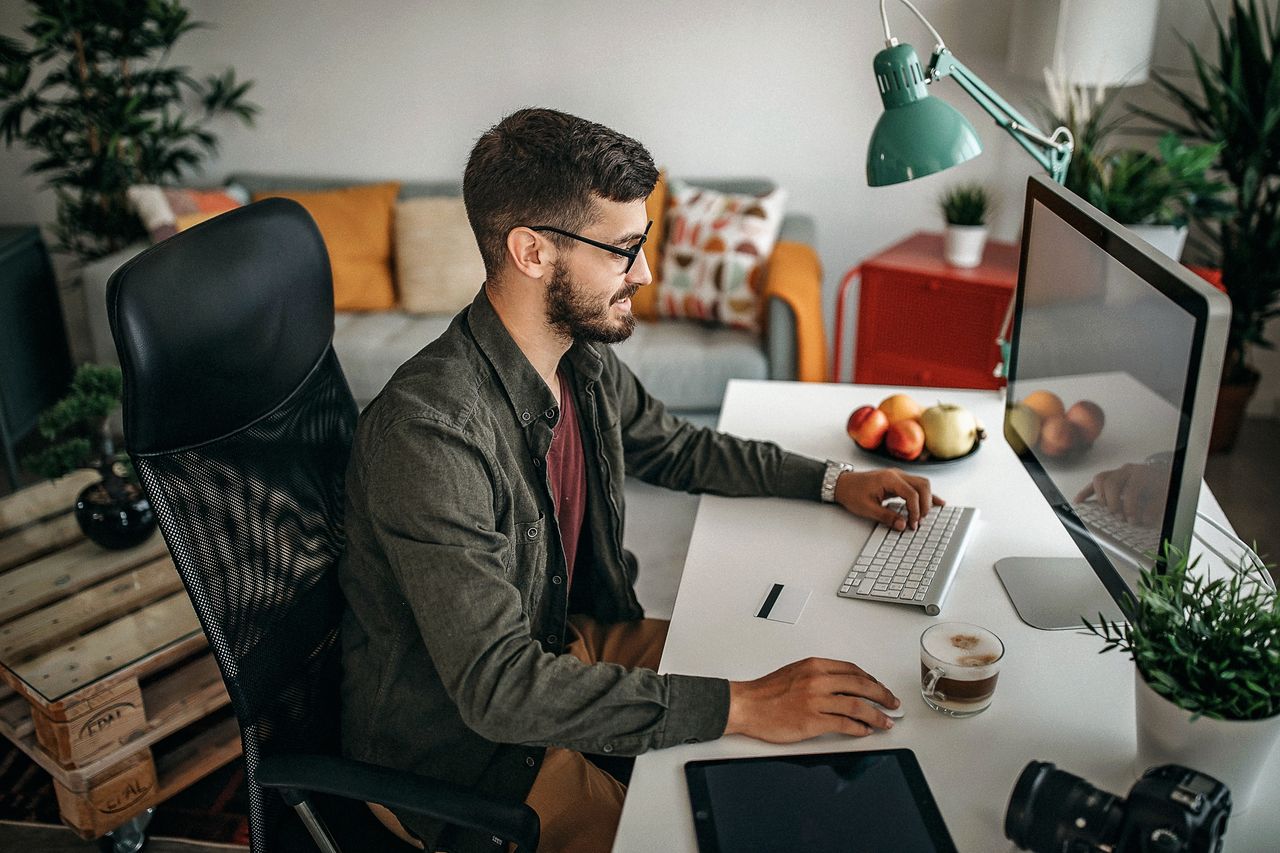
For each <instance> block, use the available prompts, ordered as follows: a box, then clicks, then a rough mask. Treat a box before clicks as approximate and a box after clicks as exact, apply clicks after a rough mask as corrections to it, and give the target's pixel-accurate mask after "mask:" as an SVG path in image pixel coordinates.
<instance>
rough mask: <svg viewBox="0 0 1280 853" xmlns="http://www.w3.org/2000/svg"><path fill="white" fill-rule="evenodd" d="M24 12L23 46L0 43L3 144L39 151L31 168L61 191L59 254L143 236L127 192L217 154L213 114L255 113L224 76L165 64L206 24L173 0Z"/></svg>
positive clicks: (71, 2)
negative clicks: (202, 75) (27, 15)
mask: <svg viewBox="0 0 1280 853" xmlns="http://www.w3.org/2000/svg"><path fill="white" fill-rule="evenodd" d="M28 5H29V7H30V9H31V22H30V23H28V24H27V25H26V27H24V28H23V31H24V33H25V34H26V36H27V37H28V38H29V39H30V44H29V45H26V46H24V45H23V44H22V43H21V42H19V41H17V40H15V39H12V38H5V37H0V107H2V110H0V139H2V140H3V141H4V142H5V144H6V145H8V146H12V145H14V144H15V143H18V142H21V143H22V144H23V145H24V146H25V147H27V148H29V149H31V150H33V151H36V152H38V154H39V155H40V157H39V159H38V160H36V162H35V163H34V164H32V166H31V167H30V171H31V172H33V173H35V174H38V175H42V176H44V178H45V181H46V185H47V186H49V187H51V188H52V189H53V191H54V193H55V194H56V196H57V221H56V222H55V224H54V226H53V230H54V234H55V236H56V238H57V248H58V249H60V250H62V251H66V252H69V253H71V254H72V255H74V256H75V257H77V258H78V259H79V260H81V261H87V260H91V259H93V258H97V257H101V256H103V255H107V254H110V253H111V252H114V251H117V250H118V249H121V248H123V247H124V246H126V245H128V244H129V243H131V242H133V241H135V240H137V239H139V238H142V237H144V236H145V233H144V231H143V229H142V224H141V223H140V222H139V221H138V219H137V217H136V216H135V215H134V213H133V211H132V209H131V208H130V206H129V203H128V201H127V199H126V198H125V191H126V190H127V189H128V188H129V187H130V186H133V185H135V184H164V183H171V182H173V181H176V180H177V179H179V178H181V177H182V176H183V174H184V173H185V172H186V171H187V170H189V169H192V168H195V167H198V166H199V165H200V164H201V163H202V162H203V160H204V159H205V158H206V157H207V156H208V155H210V154H212V153H213V152H214V151H216V149H217V145H218V137H217V135H216V134H214V132H213V131H212V130H211V129H210V127H211V124H212V121H213V120H214V119H215V118H216V117H218V116H220V115H232V116H236V117H238V118H239V119H240V120H241V121H243V122H244V123H245V124H252V122H253V116H254V114H255V113H256V112H257V109H258V108H257V107H256V106H255V105H253V104H251V103H249V102H247V101H246V100H245V95H246V93H247V92H248V90H249V88H250V86H251V85H252V83H249V82H238V81H237V80H236V78H235V73H234V72H233V71H231V70H227V71H226V72H224V73H223V74H222V75H220V76H210V77H208V78H207V79H205V80H204V81H197V80H195V79H193V78H192V77H191V76H190V74H189V73H188V70H187V69H186V68H184V67H182V66H179V65H169V64H168V60H169V56H170V52H171V51H172V49H173V47H174V45H175V43H176V42H177V41H178V40H179V39H180V38H181V37H182V36H183V35H185V34H186V33H188V32H190V31H191V30H193V29H195V28H197V27H200V26H203V25H202V24H200V23H198V22H196V21H192V20H190V14H189V13H188V11H187V10H186V9H184V8H182V6H181V4H180V3H178V2H176V0H147V2H139V0H93V2H91V3H88V2H80V1H79V0H28ZM197 103H198V107H196V109H198V114H197V113H194V112H193V111H192V110H191V109H190V106H193V105H194V104H197ZM193 116H194V117H193Z"/></svg>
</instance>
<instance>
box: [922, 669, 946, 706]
mask: <svg viewBox="0 0 1280 853" xmlns="http://www.w3.org/2000/svg"><path fill="white" fill-rule="evenodd" d="M944 675H946V672H945V671H944V670H943V669H942V667H940V666H935V667H934V668H933V669H931V670H929V672H928V674H927V675H926V676H925V682H924V684H922V685H921V686H920V692H922V693H923V694H924V695H925V696H927V697H929V698H930V699H937V700H939V701H945V700H946V698H947V696H946V694H945V693H939V692H938V689H937V688H938V681H939V680H941V679H942V677H943V676H944Z"/></svg>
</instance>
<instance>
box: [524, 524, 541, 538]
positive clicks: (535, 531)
mask: <svg viewBox="0 0 1280 853" xmlns="http://www.w3.org/2000/svg"><path fill="white" fill-rule="evenodd" d="M525 536H528V537H529V538H530V539H537V538H538V528H536V527H530V528H529V530H528V532H527V533H525Z"/></svg>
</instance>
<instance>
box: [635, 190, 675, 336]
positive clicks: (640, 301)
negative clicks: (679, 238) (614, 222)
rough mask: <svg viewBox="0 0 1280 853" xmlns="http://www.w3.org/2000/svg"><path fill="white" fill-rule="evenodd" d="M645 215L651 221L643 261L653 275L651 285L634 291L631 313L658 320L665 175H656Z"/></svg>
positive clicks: (665, 205)
mask: <svg viewBox="0 0 1280 853" xmlns="http://www.w3.org/2000/svg"><path fill="white" fill-rule="evenodd" d="M644 210H645V213H646V214H648V216H649V218H650V219H652V220H653V227H652V228H650V229H649V239H648V240H646V241H645V243H644V259H645V261H646V262H647V263H648V264H649V272H651V273H652V274H653V283H652V284H650V285H648V286H646V287H642V288H640V289H639V290H637V291H636V295H635V296H633V297H631V313H632V314H635V315H636V316H637V317H639V318H640V319H641V320H656V319H658V273H659V271H660V270H661V269H662V265H661V263H660V261H661V260H662V241H663V240H664V239H665V238H666V228H667V173H666V172H665V171H662V172H659V173H658V183H657V185H656V186H655V187H654V188H653V192H651V193H649V197H648V198H647V199H645V202H644Z"/></svg>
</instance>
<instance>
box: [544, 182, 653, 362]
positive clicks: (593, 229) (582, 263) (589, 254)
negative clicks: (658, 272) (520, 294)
mask: <svg viewBox="0 0 1280 853" xmlns="http://www.w3.org/2000/svg"><path fill="white" fill-rule="evenodd" d="M596 209H597V212H598V213H599V216H598V217H597V219H596V221H595V222H593V223H592V224H591V225H590V226H588V227H587V228H585V229H583V231H582V232H581V234H582V236H584V237H588V238H590V239H592V240H596V241H598V242H601V243H607V244H609V245H611V246H631V245H634V244H635V242H636V241H637V240H639V239H640V236H641V234H643V233H644V229H645V224H646V223H647V222H648V221H649V220H648V217H647V216H646V214H645V207H644V201H643V200H640V201H635V202H627V203H621V202H610V201H598V202H597V204H596ZM566 248H567V251H564V250H562V251H561V252H560V254H559V256H558V257H557V258H556V260H555V262H554V263H553V264H552V268H551V278H550V280H549V281H548V282H547V295H546V304H547V324H548V325H549V326H551V328H552V329H554V330H555V331H556V332H557V333H559V334H561V335H564V336H565V337H567V338H570V339H572V340H578V341H589V342H593V343H604V344H616V343H619V342H620V341H625V340H626V339H627V338H629V337H631V333H632V332H633V331H634V330H635V326H636V319H635V316H634V315H633V314H632V313H631V297H632V296H634V295H635V293H636V291H637V290H639V289H640V288H641V287H643V286H644V285H646V284H649V283H650V282H651V281H653V276H652V275H651V274H650V272H649V265H648V263H647V262H646V261H645V257H644V254H643V253H641V254H640V255H639V256H637V257H636V260H635V263H634V264H632V266H631V269H630V271H626V266H627V258H626V257H624V256H620V255H616V254H613V253H611V252H608V251H606V250H604V249H600V248H598V247H596V246H591V245H588V244H586V243H579V242H576V241H573V242H571V243H570V244H569V246H567V247H566Z"/></svg>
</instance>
